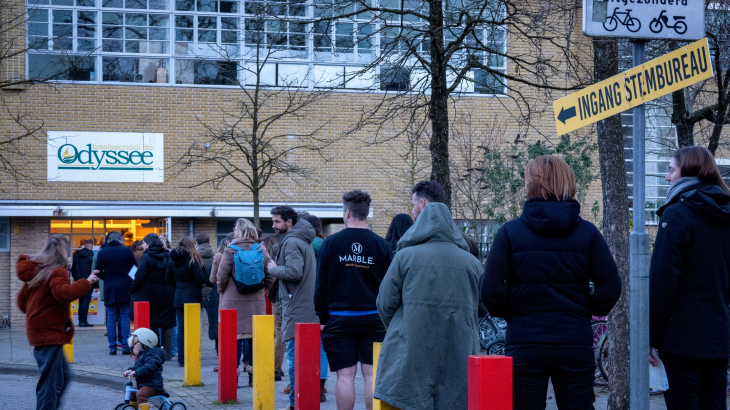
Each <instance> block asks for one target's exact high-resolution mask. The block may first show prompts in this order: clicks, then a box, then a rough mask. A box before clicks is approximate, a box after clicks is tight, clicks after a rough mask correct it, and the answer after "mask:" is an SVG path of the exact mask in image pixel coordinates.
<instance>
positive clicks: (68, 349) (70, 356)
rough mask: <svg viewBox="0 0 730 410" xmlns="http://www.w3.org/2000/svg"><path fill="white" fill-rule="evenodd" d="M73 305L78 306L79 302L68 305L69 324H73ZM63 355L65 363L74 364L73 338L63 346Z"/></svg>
mask: <svg viewBox="0 0 730 410" xmlns="http://www.w3.org/2000/svg"><path fill="white" fill-rule="evenodd" d="M74 303H77V304H78V303H79V301H78V300H77V301H76V302H72V303H71V304H69V314H70V315H71V323H73V321H74V307H73V304H74ZM63 354H64V355H65V356H66V361H67V362H69V363H73V362H74V338H73V337H72V338H71V341H70V342H69V343H68V344H66V345H63Z"/></svg>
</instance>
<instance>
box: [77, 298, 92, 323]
mask: <svg viewBox="0 0 730 410" xmlns="http://www.w3.org/2000/svg"><path fill="white" fill-rule="evenodd" d="M93 291H94V290H93V289H91V290H89V291H88V292H87V293H86V294H85V295H84V296H81V297H80V298H79V324H82V323H84V324H88V323H89V322H88V321H87V320H88V315H89V304H91V292H93Z"/></svg>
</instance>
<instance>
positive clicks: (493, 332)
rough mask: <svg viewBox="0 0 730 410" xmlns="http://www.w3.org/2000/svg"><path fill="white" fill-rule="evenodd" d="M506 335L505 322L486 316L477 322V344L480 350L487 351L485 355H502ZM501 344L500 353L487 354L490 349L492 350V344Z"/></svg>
mask: <svg viewBox="0 0 730 410" xmlns="http://www.w3.org/2000/svg"><path fill="white" fill-rule="evenodd" d="M506 333H507V321H506V320H504V319H502V318H498V317H491V316H487V317H485V318H483V319H482V320H480V321H479V344H480V345H481V346H482V349H484V350H486V351H487V354H504V336H505V334H506ZM496 341H501V342H502V350H501V353H489V351H490V348H492V349H495V348H494V346H493V345H494V342H496Z"/></svg>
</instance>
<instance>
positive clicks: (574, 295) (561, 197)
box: [480, 155, 621, 410]
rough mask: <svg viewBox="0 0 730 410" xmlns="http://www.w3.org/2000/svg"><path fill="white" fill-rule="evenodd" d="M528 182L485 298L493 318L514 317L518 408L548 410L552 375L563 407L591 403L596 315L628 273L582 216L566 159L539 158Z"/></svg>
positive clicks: (509, 341) (496, 244) (493, 262)
mask: <svg viewBox="0 0 730 410" xmlns="http://www.w3.org/2000/svg"><path fill="white" fill-rule="evenodd" d="M525 185H526V188H527V197H528V198H529V199H528V201H527V202H526V203H525V206H524V209H523V211H522V215H521V216H520V218H519V219H515V220H512V221H510V222H507V223H506V224H504V225H503V226H502V227H501V228H500V229H499V231H498V232H497V235H496V236H495V238H494V240H493V242H492V247H491V249H490V252H489V256H488V257H487V265H486V269H485V271H484V275H483V276H482V279H481V284H480V291H481V297H482V300H483V301H484V304H485V305H486V306H487V309H488V310H489V313H490V314H491V315H492V316H498V317H503V318H505V319H506V320H507V324H508V326H507V335H506V340H505V345H506V346H505V352H506V354H507V356H512V360H513V405H514V409H515V410H523V409H536V408H545V399H546V397H547V388H548V380H549V379H552V384H553V387H554V389H555V399H556V401H557V403H558V408H559V409H591V408H593V401H594V395H593V378H594V369H595V362H594V357H593V332H592V330H591V315H595V316H606V315H608V312H609V311H610V310H611V308H613V306H614V304H616V301H618V298H619V296H620V295H621V279H620V277H619V275H618V269H617V268H616V263H615V262H614V259H613V256H612V255H611V252H610V251H609V249H608V245H606V241H605V240H604V239H603V235H601V232H600V231H599V230H598V229H597V228H596V227H595V226H594V225H593V224H592V223H590V222H588V221H585V220H583V219H581V217H580V204H579V203H578V201H576V200H575V199H573V198H574V197H575V175H574V174H573V170H572V169H570V167H569V166H568V164H566V163H565V161H563V160H562V159H560V158H558V157H555V156H552V155H543V156H540V157H537V158H535V159H533V160H532V161H530V163H528V164H527V166H526V167H525ZM591 282H593V284H594V291H593V294H591V285H590V284H591Z"/></svg>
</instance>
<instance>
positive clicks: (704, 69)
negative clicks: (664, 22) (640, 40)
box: [553, 38, 713, 135]
mask: <svg viewBox="0 0 730 410" xmlns="http://www.w3.org/2000/svg"><path fill="white" fill-rule="evenodd" d="M712 76H713V72H712V61H711V59H710V49H709V47H708V44H707V39H706V38H704V39H702V40H699V41H696V42H694V43H692V44H690V45H688V46H686V47H682V48H680V49H679V50H675V51H672V52H671V53H669V54H665V55H663V56H662V57H659V58H656V59H654V60H651V61H648V62H646V63H644V64H642V65H639V66H636V67H634V68H632V69H631V70H628V71H625V72H623V73H621V74H618V75H615V76H613V77H611V78H609V79H607V80H603V81H601V82H600V83H597V84H594V85H592V86H590V87H588V88H585V89H583V90H581V91H578V92H576V93H573V94H570V95H568V96H565V97H563V98H561V99H559V100H557V101H555V102H554V103H553V112H554V118H555V125H556V129H557V132H558V135H563V134H566V133H568V132H571V131H575V130H577V129H578V128H581V127H584V126H586V125H589V124H592V123H594V122H597V121H600V120H602V119H604V118H607V117H610V116H612V115H615V114H618V113H620V112H623V111H626V110H628V109H629V108H633V107H636V106H637V105H641V104H643V103H645V102H647V101H651V100H653V99H656V98H659V97H661V96H663V95H666V94H669V93H671V92H673V91H676V90H679V89H681V88H684V87H687V86H689V85H692V84H694V83H697V82H699V81H702V80H706V79H708V78H712Z"/></svg>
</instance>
